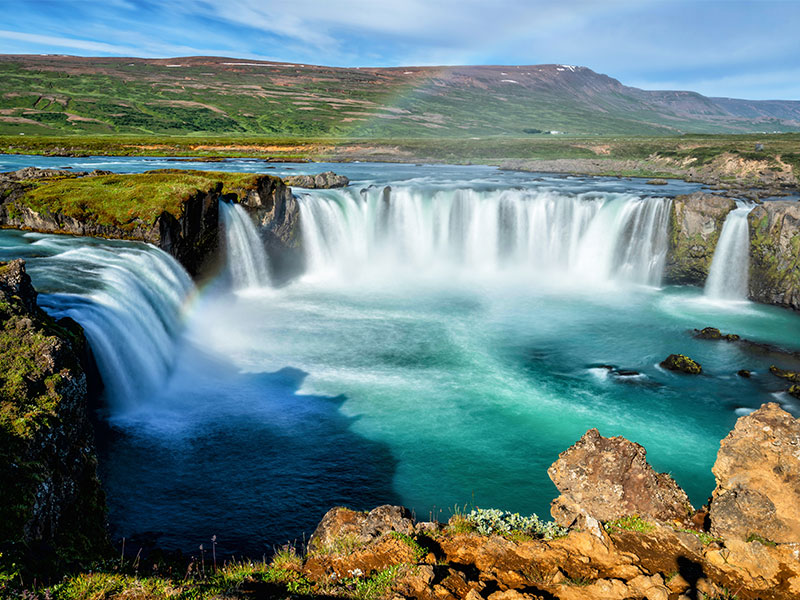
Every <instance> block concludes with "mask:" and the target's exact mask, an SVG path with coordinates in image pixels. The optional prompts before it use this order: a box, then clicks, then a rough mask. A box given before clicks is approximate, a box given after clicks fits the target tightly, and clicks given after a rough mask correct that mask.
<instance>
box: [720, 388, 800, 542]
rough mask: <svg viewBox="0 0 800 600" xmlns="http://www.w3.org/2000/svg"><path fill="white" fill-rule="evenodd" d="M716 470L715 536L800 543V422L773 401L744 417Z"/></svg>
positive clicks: (728, 439)
mask: <svg viewBox="0 0 800 600" xmlns="http://www.w3.org/2000/svg"><path fill="white" fill-rule="evenodd" d="M712 470H713V472H714V476H715V477H716V480H717V487H716V489H715V490H714V493H713V495H712V499H711V506H710V514H709V517H710V520H711V531H712V532H713V533H714V534H715V535H718V536H721V537H724V538H739V539H744V540H747V539H748V538H751V539H759V538H760V539H763V540H770V541H773V542H800V420H798V419H795V418H794V417H792V415H790V414H789V413H788V412H786V411H785V410H783V409H782V408H781V407H780V406H779V405H778V404H775V403H770V404H765V405H763V406H762V407H761V408H759V409H758V410H757V411H755V412H753V413H751V414H749V415H746V416H744V417H741V418H740V419H739V420H738V421H737V422H736V427H735V428H734V430H733V431H731V432H730V433H729V434H728V436H727V437H726V438H725V439H724V440H722V443H721V445H720V449H719V452H718V454H717V461H716V463H715V464H714V468H713V469H712Z"/></svg>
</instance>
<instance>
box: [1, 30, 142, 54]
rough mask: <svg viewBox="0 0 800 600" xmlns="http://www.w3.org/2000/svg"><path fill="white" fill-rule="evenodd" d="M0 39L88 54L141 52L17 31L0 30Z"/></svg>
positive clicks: (126, 47) (100, 43) (77, 39)
mask: <svg viewBox="0 0 800 600" xmlns="http://www.w3.org/2000/svg"><path fill="white" fill-rule="evenodd" d="M0 39H7V40H16V41H20V42H28V43H30V44H36V45H40V46H48V47H54V48H56V49H61V48H71V49H73V50H86V51H88V52H100V53H103V54H119V55H124V54H128V55H134V54H136V53H137V52H140V51H141V48H135V47H132V46H117V45H114V44H107V43H105V42H93V41H91V40H82V39H79V38H68V37H58V36H54V35H41V34H37V33H22V32H19V31H5V30H0Z"/></svg>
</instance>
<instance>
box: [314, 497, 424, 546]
mask: <svg viewBox="0 0 800 600" xmlns="http://www.w3.org/2000/svg"><path fill="white" fill-rule="evenodd" d="M390 531H397V532H399V533H403V534H406V535H414V520H413V519H412V516H411V513H410V512H409V510H408V509H407V508H404V507H402V506H391V505H389V504H385V505H383V506H379V507H377V508H374V509H372V510H371V511H370V512H368V513H366V512H359V511H355V510H350V509H349V508H343V507H336V508H332V509H331V510H329V511H328V512H327V513H325V516H324V517H322V521H320V523H319V525H317V528H316V529H315V530H314V533H313V535H312V536H311V540H310V542H309V546H310V547H311V548H312V549H320V548H324V547H330V546H332V545H335V544H336V542H337V541H338V540H342V539H344V538H349V539H350V540H351V541H352V543H354V544H368V543H370V542H371V541H373V540H375V539H377V538H379V537H381V536H382V535H383V534H385V533H388V532H390Z"/></svg>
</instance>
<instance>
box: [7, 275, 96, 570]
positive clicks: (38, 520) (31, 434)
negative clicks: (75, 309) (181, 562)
mask: <svg viewBox="0 0 800 600" xmlns="http://www.w3.org/2000/svg"><path fill="white" fill-rule="evenodd" d="M87 354H88V350H87V344H86V341H85V338H84V336H83V331H82V329H81V328H80V326H79V325H78V324H77V323H75V322H74V321H72V320H71V319H62V320H60V321H58V322H55V321H54V320H53V319H52V318H50V317H49V316H47V315H46V314H45V313H44V312H43V311H42V310H41V309H39V308H38V306H37V305H36V291H35V290H34V289H33V286H32V285H31V281H30V278H29V277H28V275H27V273H26V272H25V268H24V262H23V261H21V260H16V261H12V262H10V263H0V490H2V493H0V553H2V558H0V560H2V561H6V560H8V561H17V562H18V563H21V564H23V565H26V566H27V567H28V568H29V569H31V570H32V571H34V572H37V571H39V572H41V571H42V570H46V568H47V567H48V566H53V565H59V564H60V565H64V564H69V563H75V562H80V561H84V560H91V559H95V558H97V557H98V556H99V555H100V554H102V552H104V551H105V549H106V545H107V538H106V531H105V500H104V495H103V492H102V490H101V488H100V484H99V482H98V479H97V475H96V456H95V450H94V437H93V431H92V426H91V423H90V421H89V417H88V414H87V413H88V408H87V405H88V398H87V376H86V370H87V369H86V364H87Z"/></svg>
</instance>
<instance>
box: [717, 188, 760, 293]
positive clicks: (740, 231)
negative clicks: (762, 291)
mask: <svg viewBox="0 0 800 600" xmlns="http://www.w3.org/2000/svg"><path fill="white" fill-rule="evenodd" d="M751 210H753V205H750V204H745V203H744V202H737V208H735V209H734V210H732V211H731V212H729V213H728V216H727V217H726V218H725V223H723V225H722V232H721V233H720V236H719V241H718V242H717V247H716V248H715V249H714V257H713V259H712V260H711V268H710V269H709V272H708V279H707V280H706V285H705V295H706V296H707V297H709V298H716V299H719V300H746V299H747V293H748V283H749V271H750V226H749V224H748V222H747V215H749V214H750V211H751Z"/></svg>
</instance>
